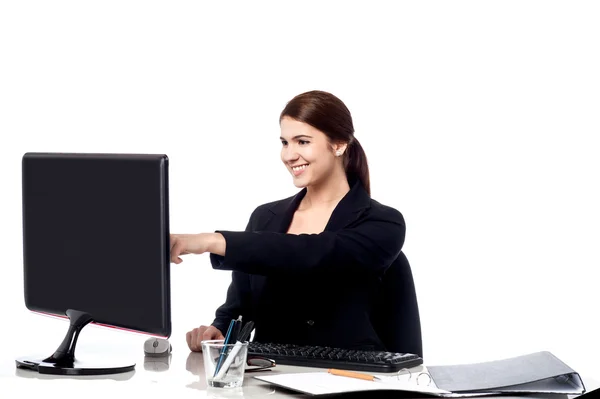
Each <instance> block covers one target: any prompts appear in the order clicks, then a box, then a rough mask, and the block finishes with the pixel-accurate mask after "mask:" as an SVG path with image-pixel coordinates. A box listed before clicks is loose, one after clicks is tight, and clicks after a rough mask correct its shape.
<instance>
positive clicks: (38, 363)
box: [16, 309, 135, 375]
mask: <svg viewBox="0 0 600 399" xmlns="http://www.w3.org/2000/svg"><path fill="white" fill-rule="evenodd" d="M66 315H67V316H68V317H69V321H70V325H69V330H68V331H67V334H66V336H65V339H64V340H63V342H62V343H61V344H60V346H59V347H58V349H57V350H56V352H54V354H53V355H52V356H50V357H48V358H46V359H43V360H39V359H31V358H20V359H17V360H16V362H17V368H23V369H29V370H33V371H37V372H38V373H40V374H60V375H101V374H116V373H125V372H128V371H131V370H133V369H134V368H135V363H133V364H131V363H122V364H114V363H115V362H118V360H114V359H111V360H109V361H108V363H107V362H106V361H92V362H88V361H85V360H78V359H75V346H76V345H77V338H78V337H79V333H80V332H81V330H82V329H83V327H85V326H86V325H87V324H88V323H90V322H91V321H92V320H93V319H92V316H91V315H90V314H88V313H85V312H80V311H78V310H73V309H69V310H67V311H66Z"/></svg>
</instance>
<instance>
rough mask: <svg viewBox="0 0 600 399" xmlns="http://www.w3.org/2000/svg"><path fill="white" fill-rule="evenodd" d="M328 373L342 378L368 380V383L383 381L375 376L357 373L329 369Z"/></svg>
mask: <svg viewBox="0 0 600 399" xmlns="http://www.w3.org/2000/svg"><path fill="white" fill-rule="evenodd" d="M328 372H329V373H330V374H333V375H339V376H342V377H350V378H358V379H361V380H368V381H375V380H380V379H381V378H379V377H375V376H374V375H370V374H363V373H357V372H356V371H348V370H338V369H329V370H328Z"/></svg>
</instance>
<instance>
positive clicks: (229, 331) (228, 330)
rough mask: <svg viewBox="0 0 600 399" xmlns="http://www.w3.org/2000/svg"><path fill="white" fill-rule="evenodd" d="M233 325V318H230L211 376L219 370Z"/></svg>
mask: <svg viewBox="0 0 600 399" xmlns="http://www.w3.org/2000/svg"><path fill="white" fill-rule="evenodd" d="M234 325H235V320H231V322H230V323H229V328H228V329H227V334H225V342H223V347H222V348H221V354H220V355H219V361H218V362H217V367H215V374H214V375H213V377H215V376H216V375H217V373H218V372H219V368H221V363H223V358H224V357H225V352H226V351H227V344H228V343H229V340H230V338H231V331H232V330H233V326H234Z"/></svg>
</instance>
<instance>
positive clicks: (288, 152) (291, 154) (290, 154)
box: [281, 145, 299, 163]
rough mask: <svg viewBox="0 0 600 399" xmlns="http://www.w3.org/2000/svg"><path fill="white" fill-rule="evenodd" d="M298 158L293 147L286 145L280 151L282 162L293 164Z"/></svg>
mask: <svg viewBox="0 0 600 399" xmlns="http://www.w3.org/2000/svg"><path fill="white" fill-rule="evenodd" d="M298 158H299V155H298V152H297V151H296V149H295V147H294V146H292V145H287V146H285V147H283V148H282V149H281V159H282V160H283V162H288V163H290V162H294V161H296V160H298Z"/></svg>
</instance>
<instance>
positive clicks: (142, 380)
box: [0, 347, 600, 399]
mask: <svg viewBox="0 0 600 399" xmlns="http://www.w3.org/2000/svg"><path fill="white" fill-rule="evenodd" d="M317 370H321V369H314V368H305V367H291V366H282V365H278V366H277V367H275V368H274V369H272V370H271V371H265V372H261V373H262V374H263V375H264V374H265V373H266V374H267V375H273V374H275V373H286V372H311V371H317ZM411 370H413V371H418V370H423V367H422V366H420V367H417V368H414V369H411ZM258 374H260V373H247V374H246V378H245V379H244V386H243V387H242V388H240V389H233V390H230V389H227V390H224V389H215V388H210V389H207V386H206V381H205V376H204V365H203V358H202V354H201V353H192V352H189V350H187V348H184V347H180V348H177V350H174V351H173V353H172V354H171V355H170V357H167V358H150V357H145V356H144V355H143V353H140V355H139V356H138V358H137V363H136V367H135V370H134V371H131V372H128V373H123V374H115V375H108V376H82V377H68V376H51V375H43V374H37V373H35V372H31V371H27V370H20V369H17V368H16V366H15V363H14V359H7V358H6V357H5V356H3V357H2V362H1V363H0V397H1V398H10V397H16V396H17V395H18V396H19V397H23V396H24V395H36V396H38V395H47V396H46V397H51V398H53V397H61V398H70V397H80V396H82V395H83V396H82V397H85V398H89V397H98V398H100V397H102V398H107V397H110V395H118V397H121V396H125V395H128V394H131V395H135V397H140V398H166V397H167V395H168V397H174V398H188V397H189V398H192V397H193V398H205V397H224V398H234V397H235V398H262V397H270V398H294V397H295V398H304V397H307V396H305V395H302V394H296V393H293V392H290V391H286V390H284V389H282V388H278V387H274V386H271V385H269V384H267V383H265V382H262V381H259V380H257V379H255V378H253V377H252V376H253V375H258ZM582 378H584V383H585V384H586V388H587V389H588V391H590V390H593V389H596V388H598V387H600V384H599V383H598V382H597V381H593V380H586V379H585V376H583V375H582ZM8 393H10V394H8ZM386 394H387V395H389V397H393V396H394V395H393V393H378V394H377V397H387V396H384V395H386ZM358 395H361V396H358ZM396 395H397V393H396ZM374 396H375V393H374V392H365V393H362V394H352V397H374ZM38 397H39V396H38ZM404 397H407V396H404ZM509 397H510V396H503V398H509ZM540 397H545V396H537V395H536V396H529V398H540ZM547 397H549V398H555V399H556V398H567V396H556V395H554V396H552V395H548V396H547Z"/></svg>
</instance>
